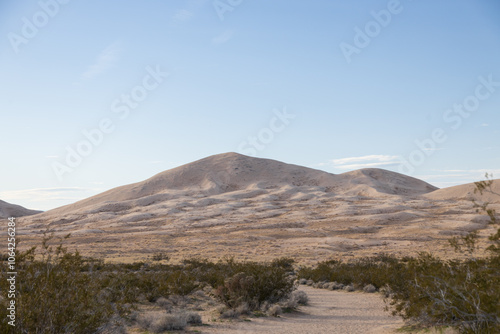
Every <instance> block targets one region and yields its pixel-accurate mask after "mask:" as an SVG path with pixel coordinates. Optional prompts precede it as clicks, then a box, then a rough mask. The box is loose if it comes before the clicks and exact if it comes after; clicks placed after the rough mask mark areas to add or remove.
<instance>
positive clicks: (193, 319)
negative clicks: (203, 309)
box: [185, 312, 202, 325]
mask: <svg viewBox="0 0 500 334" xmlns="http://www.w3.org/2000/svg"><path fill="white" fill-rule="evenodd" d="M185 317H186V322H187V323H188V324H191V325H201V324H202V321H201V316H200V315H199V314H198V313H196V312H186V315H185Z"/></svg>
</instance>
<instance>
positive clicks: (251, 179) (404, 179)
mask: <svg viewBox="0 0 500 334" xmlns="http://www.w3.org/2000/svg"><path fill="white" fill-rule="evenodd" d="M304 186H309V187H321V188H323V191H325V192H333V193H335V194H337V195H361V196H383V195H386V194H387V195H403V196H408V195H421V194H425V193H428V192H431V191H434V190H436V189H438V188H436V187H434V186H432V185H430V184H428V183H426V182H424V181H422V180H419V179H416V178H413V177H410V176H406V175H403V174H398V173H395V172H390V171H387V170H383V169H376V168H369V169H361V170H357V171H353V172H347V173H343V174H338V175H335V174H331V173H327V172H324V171H320V170H316V169H311V168H307V167H302V166H297V165H292V164H287V163H283V162H280V161H276V160H270V159H261V158H254V157H249V156H245V155H241V154H238V153H224V154H218V155H214V156H210V157H207V158H204V159H201V160H198V161H195V162H192V163H189V164H186V165H183V166H180V167H177V168H173V169H170V170H167V171H165V172H162V173H159V174H157V175H155V176H153V177H151V178H149V179H147V180H145V181H142V182H138V183H133V184H130V185H126V186H121V187H118V188H114V189H111V190H109V191H106V192H103V193H101V194H98V195H96V196H93V197H90V198H87V199H84V200H82V201H79V202H76V203H74V204H70V205H66V206H63V207H61V208H57V209H54V210H50V211H47V212H46V213H45V215H63V214H71V213H76V212H82V210H83V211H89V212H95V211H96V210H97V211H98V210H100V209H99V207H101V206H104V205H108V206H109V205H110V204H111V203H115V206H120V204H119V203H122V204H123V205H122V206H123V207H133V206H141V203H151V202H155V203H158V202H159V201H162V200H165V201H168V200H169V199H171V198H172V197H177V196H180V195H200V194H203V195H217V194H222V193H227V192H232V191H241V190H245V189H248V190H257V189H262V190H266V189H278V188H281V187H304ZM131 201H133V202H131ZM123 202H127V203H126V204H125V203H123ZM148 205H149V204H148ZM103 209H104V210H105V208H103Z"/></svg>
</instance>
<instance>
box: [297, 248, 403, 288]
mask: <svg viewBox="0 0 500 334" xmlns="http://www.w3.org/2000/svg"><path fill="white" fill-rule="evenodd" d="M407 260H408V259H407V258H405V259H402V260H400V259H397V258H396V257H393V256H388V255H380V256H376V257H367V258H359V259H355V260H352V261H350V262H344V261H342V260H328V261H323V262H319V263H318V264H317V265H316V266H315V267H301V268H300V269H299V271H298V276H299V278H300V279H306V280H308V281H306V284H307V285H310V283H311V284H312V282H310V280H312V281H313V282H317V283H321V287H322V288H328V289H337V288H343V286H345V285H350V284H354V285H357V286H360V287H364V286H366V285H368V284H372V285H373V286H375V288H380V287H382V286H384V285H386V284H389V283H390V284H392V285H394V286H401V287H402V288H404V287H405V286H406V284H407V279H408V278H409V277H408V275H407V274H406V271H405V264H404V263H405V261H407ZM331 282H336V283H337V285H335V286H332V284H331ZM325 283H326V284H328V285H327V286H325ZM340 285H343V286H342V287H340ZM317 286H318V287H319V284H317Z"/></svg>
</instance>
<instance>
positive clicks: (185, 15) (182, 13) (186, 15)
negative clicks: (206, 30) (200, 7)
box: [172, 9, 194, 23]
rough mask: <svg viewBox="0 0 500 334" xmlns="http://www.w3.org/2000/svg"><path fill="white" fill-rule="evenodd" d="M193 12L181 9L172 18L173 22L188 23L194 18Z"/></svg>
mask: <svg viewBox="0 0 500 334" xmlns="http://www.w3.org/2000/svg"><path fill="white" fill-rule="evenodd" d="M193 15H194V14H193V12H192V11H190V10H187V9H179V10H178V11H176V12H175V14H174V16H172V20H173V21H174V23H180V22H184V21H188V20H190V19H191V18H192V17H193Z"/></svg>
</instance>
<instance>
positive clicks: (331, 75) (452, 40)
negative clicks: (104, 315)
mask: <svg viewBox="0 0 500 334" xmlns="http://www.w3.org/2000/svg"><path fill="white" fill-rule="evenodd" d="M0 36H1V37H2V38H1V39H0V64H1V66H0V91H1V92H2V99H0V110H1V124H2V142H1V146H0V156H1V157H2V159H3V160H2V163H1V165H0V199H2V200H5V201H8V202H12V203H16V204H21V205H23V206H26V207H29V208H33V209H43V210H47V209H51V208H54V207H57V206H60V205H63V204H68V203H72V202H74V201H76V200H79V199H83V198H86V197H88V196H91V195H94V194H97V193H99V192H101V191H104V190H107V189H110V188H113V187H116V186H120V185H124V184H129V183H132V182H137V181H141V180H144V179H146V178H148V177H151V176H152V175H154V174H156V173H158V172H161V171H164V170H167V169H170V168H173V167H176V166H179V165H181V164H184V163H188V162H191V161H194V160H197V159H200V158H203V157H206V156H209V155H212V154H217V153H223V152H230V151H234V152H239V153H243V154H250V155H254V156H257V157H265V158H271V159H276V160H280V161H284V162H288V163H294V164H298V165H304V166H308V167H313V168H318V169H322V170H325V171H328V172H332V173H342V172H346V171H349V170H353V169H358V168H363V167H378V168H385V169H389V170H394V171H399V172H403V173H405V174H409V175H412V176H415V177H419V178H421V179H424V180H426V181H428V182H430V183H432V184H434V185H436V186H439V187H446V186H451V185H456V184H462V183H467V182H472V181H475V180H478V179H480V178H481V177H482V175H484V173H485V172H490V173H493V174H494V175H495V176H496V177H498V176H499V175H500V144H499V139H500V131H499V130H500V127H499V121H500V3H499V2H498V1H496V0H491V1H486V0H482V1H481V0H478V1H463V0H453V1H452V0H447V1H438V2H437V1H430V0H420V1H410V0H401V1H397V0H390V1H386V0H384V1H378V0H377V1H376V0H370V1H362V0H359V1H336V0H329V1H326V0H311V1H292V0H286V1H285V0H253V1H250V0H215V1H211V0H208V1H206V0H193V1H180V0H179V1H174V0H172V1H160V0H148V1H118V0H109V1H96V0H86V1H82V0H64V1H63V0H59V1H58V0H41V1H14V0H10V1H8V0H7V1H2V2H1V3H0ZM85 133H86V134H87V135H85Z"/></svg>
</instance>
